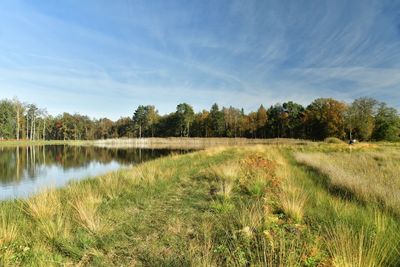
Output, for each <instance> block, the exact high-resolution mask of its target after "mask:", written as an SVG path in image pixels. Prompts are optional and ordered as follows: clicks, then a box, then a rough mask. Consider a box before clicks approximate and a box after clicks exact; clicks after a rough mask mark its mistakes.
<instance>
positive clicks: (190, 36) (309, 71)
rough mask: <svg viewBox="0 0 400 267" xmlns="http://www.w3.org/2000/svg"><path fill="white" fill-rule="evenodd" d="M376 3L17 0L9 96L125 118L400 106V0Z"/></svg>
mask: <svg viewBox="0 0 400 267" xmlns="http://www.w3.org/2000/svg"><path fill="white" fill-rule="evenodd" d="M367 2H368V3H367ZM367 2H365V1H362V0H356V1H351V2H348V1H344V0H343V1H335V2H332V1H306V2H303V1H302V2H300V1H294V2H293V1H256V0H252V1H246V2H243V1H239V0H236V1H225V0H222V1H211V0H210V1H184V2H181V1H161V0H160V1H152V2H150V3H149V2H148V1H134V2H131V1H122V0H121V1H114V2H112V3H111V2H107V1H100V2H98V1H84V2H82V1H69V2H63V3H61V2H60V3H59V2H57V3H56V4H55V2H53V1H41V2H40V3H38V4H35V5H32V4H31V3H30V2H28V1H22V0H19V1H6V2H5V4H4V8H2V9H1V10H0V50H1V53H0V92H1V94H2V97H13V96H15V95H16V96H18V97H19V98H21V99H23V100H26V101H34V102H36V103H38V104H40V105H41V106H45V107H48V108H49V111H50V112H52V113H57V112H61V111H63V110H66V111H70V112H75V111H76V112H84V113H88V114H89V115H91V116H96V117H99V116H106V115H109V116H111V117H113V118H117V117H118V116H120V115H129V114H130V113H131V112H132V110H133V109H134V108H135V106H136V105H139V104H142V103H144V104H147V103H148V104H150V103H151V104H155V105H156V106H158V108H159V109H160V111H161V112H170V111H173V110H174V108H175V106H176V104H178V102H181V101H187V102H190V103H192V104H194V105H195V106H196V107H197V109H203V108H209V106H211V104H212V103H213V102H218V103H220V104H221V105H234V106H238V107H244V108H245V109H247V110H250V109H254V108H256V107H258V106H259V105H260V104H264V105H271V104H274V103H275V102H283V101H285V100H294V101H298V102H300V103H302V104H308V103H309V102H310V101H311V100H312V99H314V98H317V97H327V96H332V97H335V98H338V99H341V100H344V101H351V99H353V98H355V97H359V96H362V95H367V96H373V97H376V98H378V99H379V100H382V101H386V102H388V103H389V104H391V105H393V106H395V107H397V108H400V101H399V100H400V93H399V91H400V90H399V89H400V88H399V87H400V76H399V73H400V72H399V70H400V31H399V25H400V17H399V15H398V13H396V12H397V11H398V10H399V9H400V5H399V4H396V3H395V2H393V1H380V0H371V1H367ZM396 10H397V11H396Z"/></svg>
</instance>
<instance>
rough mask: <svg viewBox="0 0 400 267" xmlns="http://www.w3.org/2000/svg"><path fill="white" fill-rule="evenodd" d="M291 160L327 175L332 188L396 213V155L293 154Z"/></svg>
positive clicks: (399, 162) (399, 186)
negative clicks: (382, 205) (293, 159)
mask: <svg viewBox="0 0 400 267" xmlns="http://www.w3.org/2000/svg"><path fill="white" fill-rule="evenodd" d="M295 158H296V160H297V161H298V162H300V163H303V164H306V165H308V166H310V167H313V168H315V169H317V170H318V171H320V172H321V173H324V174H325V175H327V176H328V177H329V178H330V184H331V185H332V186H334V187H337V188H341V189H345V190H349V191H350V192H351V193H353V194H355V195H356V196H357V197H359V198H360V199H362V200H364V201H374V202H377V203H382V202H383V204H384V205H385V206H386V207H389V208H392V209H394V210H395V211H397V212H400V193H399V192H400V179H399V173H400V152H398V151H395V150H393V151H392V150H387V151H381V152H378V151H374V152H371V151H369V152H368V151H363V152H350V153H344V152H335V153H296V154H295Z"/></svg>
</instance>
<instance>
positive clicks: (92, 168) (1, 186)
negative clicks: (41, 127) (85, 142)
mask: <svg viewBox="0 0 400 267" xmlns="http://www.w3.org/2000/svg"><path fill="white" fill-rule="evenodd" d="M184 152H186V151H185V150H171V149H139V148H126V149H121V148H100V147H91V146H68V145H48V146H23V147H22V146H21V147H0V200H4V199H13V198H25V197H28V196H30V195H32V194H35V193H37V192H39V191H40V190H43V189H44V188H48V187H62V186H64V185H66V184H67V183H68V182H69V181H72V180H80V179H85V178H87V177H89V176H96V175H101V174H104V173H107V172H110V171H115V170H117V169H119V168H121V167H128V166H132V165H135V164H137V163H141V162H144V161H148V160H151V159H155V158H158V157H162V156H167V155H169V154H171V153H184Z"/></svg>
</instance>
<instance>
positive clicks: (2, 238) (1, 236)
mask: <svg viewBox="0 0 400 267" xmlns="http://www.w3.org/2000/svg"><path fill="white" fill-rule="evenodd" d="M17 236H18V229H17V226H16V225H15V224H13V223H12V222H10V218H9V215H8V214H6V212H4V211H0V247H1V246H3V245H6V244H10V243H12V242H13V241H14V240H15V239H16V238H17Z"/></svg>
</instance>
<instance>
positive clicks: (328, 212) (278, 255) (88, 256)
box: [0, 144, 400, 267]
mask: <svg viewBox="0 0 400 267" xmlns="http://www.w3.org/2000/svg"><path fill="white" fill-rule="evenodd" d="M319 149H321V151H323V152H319V154H318V155H320V154H321V155H322V156H318V157H315V155H314V154H312V155H314V156H310V157H308V156H309V154H310V151H314V152H313V153H315V152H317V153H318V150H319ZM345 149H348V148H345V147H344V146H343V145H341V144H339V145H336V144H317V145H315V144H313V145H311V147H308V146H307V147H296V148H295V149H294V148H293V147H291V145H290V144H279V145H270V146H265V145H256V146H243V147H228V148H226V147H225V148H224V147H216V148H212V149H207V150H204V151H199V152H195V153H191V154H186V155H172V156H168V157H165V158H161V159H157V160H154V161H150V162H146V163H143V164H139V165H138V166H134V167H132V168H128V169H123V170H120V171H118V172H114V173H109V174H106V175H103V176H101V177H97V178H94V179H87V180H85V181H80V182H74V183H71V184H69V185H68V186H67V187H66V188H63V189H57V190H46V191H44V192H42V193H39V194H38V195H36V196H34V197H32V198H29V199H27V200H23V201H7V202H2V203H0V265H1V266H26V265H27V266H52V265H55V266H282V267H283V266H332V265H335V266H398V265H399V264H400V260H399V258H400V257H399V255H400V254H399V251H398V250H399V242H398V240H399V238H398V236H397V234H396V233H397V232H399V229H400V227H399V225H400V223H399V220H398V218H397V217H394V216H392V215H391V214H389V213H388V212H387V211H386V210H385V209H384V208H382V207H381V206H380V205H375V204H371V203H372V202H374V201H375V200H374V201H372V200H371V199H370V195H365V196H364V197H366V198H365V201H364V203H360V202H359V201H355V200H354V199H352V198H346V197H343V196H341V195H340V194H333V193H332V191H330V190H329V189H328V188H326V187H325V186H324V182H320V181H321V180H323V179H325V178H327V177H328V176H327V174H323V173H322V172H320V171H315V169H316V168H315V167H313V168H309V167H307V166H308V165H307V166H305V165H304V164H297V162H296V161H295V160H294V158H293V157H292V154H291V153H292V152H293V151H294V150H295V151H296V152H297V154H296V157H298V155H305V156H304V157H303V159H304V158H306V159H307V160H308V161H307V162H314V161H321V162H323V163H324V164H322V163H321V164H322V165H324V166H325V165H327V164H333V166H334V167H335V168H334V170H339V171H337V172H336V173H339V174H340V175H342V174H343V172H344V173H348V174H346V175H347V176H346V177H344V178H346V179H350V178H351V175H350V174H349V173H351V171H356V172H357V173H358V175H361V174H362V175H364V176H365V177H366V178H365V179H370V181H369V182H368V183H369V185H370V184H372V181H375V180H373V179H376V178H371V177H367V175H368V172H366V171H364V172H361V171H359V169H358V170H353V169H348V167H347V165H346V164H344V163H340V164H342V165H340V164H339V162H341V161H340V158H341V157H342V154H343V153H348V152H345V151H346V150H345ZM368 149H369V148H356V149H355V150H353V151H352V153H353V155H354V154H356V153H360V154H362V155H364V153H365V155H364V157H365V158H363V159H362V160H367V161H368V162H369V163H370V164H372V162H375V164H378V166H377V167H376V168H375V169H373V171H372V172H371V173H370V174H374V175H375V174H378V171H382V170H384V171H383V172H384V176H381V177H380V179H381V181H385V180H384V179H383V178H385V179H387V181H386V183H384V184H385V186H389V185H391V186H393V185H395V184H396V182H394V181H391V180H390V177H391V175H393V171H392V170H393V169H396V166H397V163H396V162H395V161H396V160H397V156H398V155H397V152H396V151H395V150H390V149H389V148H387V147H385V148H383V150H382V151H380V150H379V149H378V150H377V149H375V148H374V150H373V151H369V150H368ZM387 149H389V150H390V152H389V154H388V153H386V152H384V151H388V150H387ZM299 151H300V152H299ZM335 153H337V155H336V154H335ZM325 156H326V158H325ZM331 156H334V157H333V159H332V158H331ZM344 158H345V159H346V160H349V159H348V158H346V156H344ZM353 159H354V160H355V161H356V160H357V158H356V157H354V158H353ZM325 163H327V164H325ZM314 164H317V163H314ZM319 166H320V165H318V166H317V167H319ZM364 167H365V165H364ZM360 168H361V167H360ZM329 174H330V173H329ZM342 178H343V177H342ZM332 181H333V179H332ZM332 181H329V180H328V181H326V183H328V184H329V182H332ZM368 183H367V184H368ZM361 185H362V184H359V183H358V184H355V185H353V186H354V188H353V190H357V189H358V188H357V187H358V186H361ZM214 189H215V190H214ZM346 190H348V188H346ZM372 190H373V189H372ZM355 192H357V191H355ZM393 192H395V189H393ZM32 229H33V230H32Z"/></svg>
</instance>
